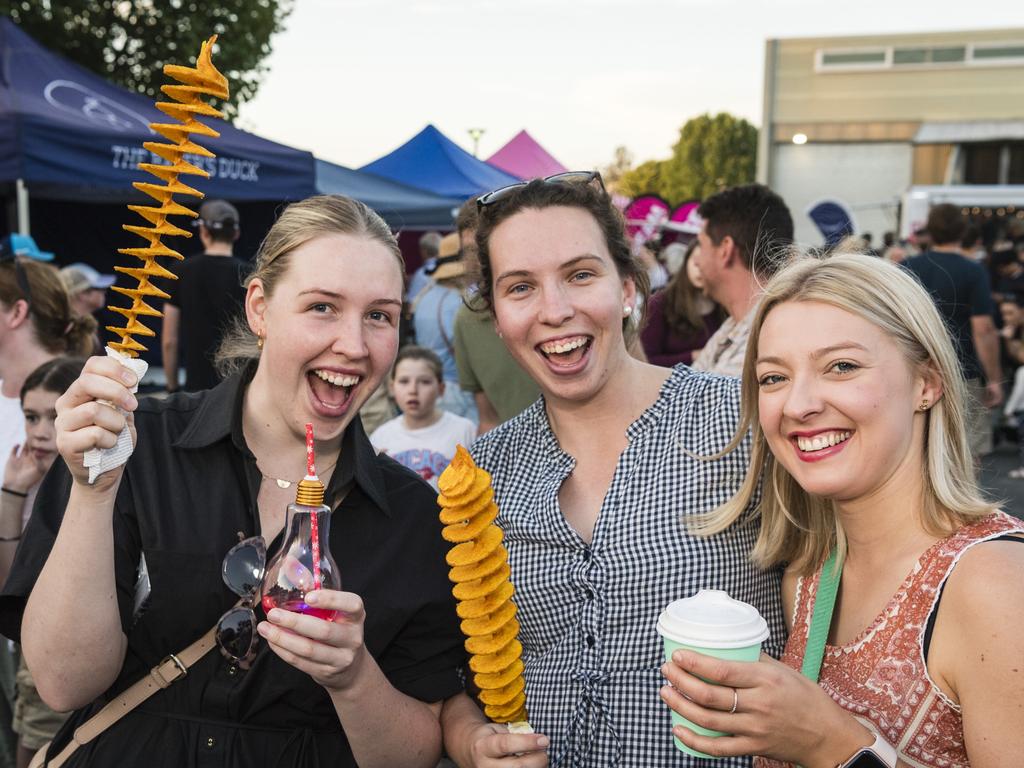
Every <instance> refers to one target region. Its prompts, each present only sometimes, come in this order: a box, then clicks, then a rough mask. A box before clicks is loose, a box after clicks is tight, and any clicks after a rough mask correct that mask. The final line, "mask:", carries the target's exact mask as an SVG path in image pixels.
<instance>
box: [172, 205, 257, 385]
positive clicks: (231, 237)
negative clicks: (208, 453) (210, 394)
mask: <svg viewBox="0 0 1024 768" xmlns="http://www.w3.org/2000/svg"><path fill="white" fill-rule="evenodd" d="M239 221H240V220H239V217H238V210H237V209H236V208H235V206H233V205H232V204H231V203H229V202H227V201H226V200H207V201H206V202H205V203H203V205H202V207H200V209H199V220H198V227H199V239H200V240H201V241H202V244H203V252H202V253H201V254H199V255H197V256H192V257H190V258H188V259H186V260H185V261H184V262H182V263H181V265H180V267H179V268H178V279H177V280H176V281H170V282H168V284H167V285H166V287H165V290H166V291H167V293H169V294H170V298H168V299H167V301H166V303H165V304H164V321H163V331H162V333H161V339H160V350H161V352H162V353H163V366H164V375H165V376H166V377H167V391H168V392H173V391H174V390H176V389H177V388H178V363H179V356H180V357H181V359H182V362H184V367H185V385H184V388H185V389H186V390H188V391H190V392H195V391H198V390H201V389H210V388H211V387H214V386H216V385H217V384H218V383H219V382H220V376H218V375H217V371H216V370H215V368H214V365H213V355H214V353H215V352H216V351H217V347H218V346H219V344H220V340H221V338H222V337H223V335H224V332H225V331H226V330H227V328H228V327H229V326H230V325H231V324H232V322H233V321H234V320H235V319H236V318H237V317H240V316H241V311H242V302H243V301H244V299H245V291H244V290H243V288H242V280H243V278H244V277H245V274H246V273H247V272H248V266H247V264H246V262H244V261H242V260H241V259H238V258H235V256H234V245H235V241H236V240H238V236H239V234H240V230H239ZM179 353H180V355H179Z"/></svg>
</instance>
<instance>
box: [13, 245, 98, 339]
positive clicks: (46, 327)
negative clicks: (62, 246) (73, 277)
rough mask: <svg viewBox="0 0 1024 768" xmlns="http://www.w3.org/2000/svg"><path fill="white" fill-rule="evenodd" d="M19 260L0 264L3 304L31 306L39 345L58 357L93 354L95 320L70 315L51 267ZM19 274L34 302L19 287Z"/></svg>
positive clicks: (89, 317) (62, 289)
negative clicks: (20, 272)
mask: <svg viewBox="0 0 1024 768" xmlns="http://www.w3.org/2000/svg"><path fill="white" fill-rule="evenodd" d="M16 258H17V264H15V262H14V261H5V262H3V263H2V264H0V302H2V303H3V304H4V306H6V307H12V306H14V304H15V303H16V302H18V301H25V302H27V303H28V305H29V318H30V319H31V321H32V330H33V332H34V333H35V340H36V343H38V344H39V346H41V347H42V348H43V349H45V350H46V351H47V352H51V353H53V354H55V355H62V354H71V355H87V354H89V353H91V352H92V343H93V334H94V333H95V332H96V320H95V318H93V317H92V316H88V317H76V316H75V314H74V313H73V312H72V311H71V301H70V298H69V297H68V292H67V289H66V288H65V287H64V282H63V281H62V280H61V279H60V273H59V272H58V271H57V270H56V269H55V268H53V267H51V266H50V265H49V264H41V263H40V262H38V261H33V260H32V259H24V258H20V257H16ZM16 270H21V271H22V273H23V274H24V275H25V280H26V281H27V282H28V287H29V293H31V301H30V300H29V297H28V296H26V295H25V294H24V293H23V292H22V290H21V286H19V285H18V276H17V273H16Z"/></svg>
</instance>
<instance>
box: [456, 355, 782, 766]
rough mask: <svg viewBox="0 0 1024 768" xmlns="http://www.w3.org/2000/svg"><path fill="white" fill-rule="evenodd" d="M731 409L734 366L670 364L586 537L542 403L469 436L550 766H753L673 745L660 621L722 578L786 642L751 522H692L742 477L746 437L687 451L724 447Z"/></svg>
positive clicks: (734, 409)
mask: <svg viewBox="0 0 1024 768" xmlns="http://www.w3.org/2000/svg"><path fill="white" fill-rule="evenodd" d="M738 419H739V382H738V380H737V379H730V378H725V377H721V376H717V375H713V374H706V373H697V372H695V371H692V370H691V369H689V368H687V367H685V366H682V365H680V366H677V367H676V368H675V369H674V370H673V372H672V374H671V376H670V377H669V378H668V380H667V381H666V383H665V385H664V386H663V387H662V390H661V393H660V395H659V397H658V399H657V401H655V403H654V404H653V405H652V406H651V407H650V408H648V409H647V410H646V411H645V412H644V413H643V414H642V415H641V416H640V418H638V419H637V420H636V421H635V422H634V423H633V424H631V425H630V427H629V429H628V430H627V431H626V434H627V437H628V439H629V444H628V446H627V448H626V450H625V451H624V452H623V453H622V456H621V457H620V458H619V463H618V466H617V467H616V469H615V475H614V477H613V478H612V482H611V486H610V487H609V488H608V492H607V494H606V496H605V499H604V503H603V504H602V506H601V511H600V515H599V517H598V520H597V525H596V526H595V528H594V535H593V541H592V542H591V544H590V545H587V544H586V543H585V542H584V541H583V539H581V538H580V536H579V535H578V534H577V533H576V531H575V530H574V529H573V528H572V527H571V526H570V525H569V524H568V522H566V520H565V518H564V517H563V516H562V513H561V511H560V509H559V505H558V491H559V488H560V487H561V485H562V483H563V482H564V481H565V479H566V478H567V477H569V475H570V474H571V473H572V470H573V466H574V464H575V461H574V459H573V458H572V457H571V456H569V455H568V454H566V453H565V452H563V451H562V449H561V448H560V447H559V444H558V440H557V438H556V437H555V435H554V433H553V432H552V431H551V427H550V425H549V423H548V419H547V414H546V412H545V409H544V402H543V400H539V401H537V402H536V403H534V404H533V405H532V406H530V407H529V408H528V409H527V410H526V411H524V412H523V413H521V414H520V415H519V416H517V417H516V418H514V419H512V420H511V421H508V422H506V423H505V424H503V425H501V426H500V427H498V428H497V429H495V430H492V431H491V432H489V433H487V434H486V435H484V436H483V437H481V438H480V439H479V440H477V441H476V443H475V444H474V445H473V450H472V453H473V457H474V459H475V460H476V462H477V463H478V464H479V465H480V466H481V467H482V468H483V469H486V470H487V471H488V472H490V473H491V475H492V476H493V480H494V489H495V501H496V502H497V503H498V507H499V509H500V514H499V517H498V522H499V524H500V525H501V528H502V529H503V530H504V534H505V545H506V547H507V548H508V551H509V560H510V565H511V567H512V582H513V585H514V586H515V602H516V604H517V606H518V608H519V615H518V619H519V622H520V624H521V629H520V632H519V639H520V641H521V642H522V644H523V661H524V663H525V665H526V674H525V676H526V696H527V698H526V703H527V710H528V713H529V720H530V724H531V725H532V726H533V727H534V728H535V729H536V730H537V731H538V732H539V733H544V734H547V735H548V736H550V737H551V740H552V743H551V747H550V750H549V751H550V756H551V764H552V765H553V766H555V765H557V766H573V767H580V768H598V767H600V768H603V767H604V766H630V767H632V766H636V767H637V768H640V767H643V768H648V767H649V766H658V767H659V768H661V767H662V766H666V767H672V766H697V765H709V766H710V765H714V766H718V767H719V768H732V767H733V766H748V765H750V759H749V758H732V759H728V760H716V761H714V763H712V762H710V761H705V760H701V759H697V758H693V757H690V756H688V755H685V754H683V753H682V752H680V751H678V750H677V749H676V747H675V746H674V745H673V742H672V733H671V727H672V726H671V722H670V717H669V710H668V708H667V707H666V706H665V704H664V703H663V702H662V701H661V699H660V697H659V695H658V691H659V689H660V687H661V685H662V684H663V682H664V678H663V677H662V675H661V672H660V667H661V665H662V663H663V662H664V650H663V645H662V640H661V637H660V636H659V635H658V633H657V631H656V628H655V627H656V624H657V620H658V614H659V613H660V612H661V611H662V609H664V607H665V606H666V605H668V604H669V603H670V602H672V601H673V600H676V599H679V598H682V597H689V596H690V595H693V594H694V593H696V592H697V591H698V590H700V589H705V588H709V589H722V590H725V591H726V592H728V593H729V594H730V595H731V596H733V597H734V598H737V599H739V600H743V601H744V602H747V603H750V604H752V605H754V606H756V607H757V608H758V610H760V611H761V614H762V615H763V616H764V617H765V619H767V621H768V626H769V628H770V630H771V637H770V638H769V640H768V641H767V642H766V643H765V646H764V648H765V650H766V651H767V652H768V653H770V654H772V655H773V656H776V657H778V656H779V654H780V653H781V652H782V647H783V645H784V643H785V639H786V637H785V624H784V621H783V616H782V605H781V600H780V596H779V585H780V575H781V574H780V572H779V571H777V570H773V571H769V572H765V571H759V570H757V569H756V568H754V567H753V566H752V565H751V564H750V563H749V562H748V560H747V554H748V553H749V552H750V550H751V548H752V547H753V544H754V540H755V537H756V530H755V527H754V526H753V525H749V524H748V525H745V526H734V527H733V529H731V530H729V531H726V532H725V533H723V534H720V535H718V536H714V537H711V538H708V539H702V538H697V537H695V536H693V535H691V534H690V533H689V532H688V531H687V528H686V524H685V521H686V519H687V518H688V517H690V516H692V515H695V514H697V513H701V512H707V511H709V510H711V509H713V508H714V507H716V506H717V505H719V504H721V503H722V502H724V501H726V500H727V499H728V498H730V497H731V496H732V495H733V494H734V493H735V492H736V491H737V490H738V489H739V487H740V484H741V482H742V480H743V477H744V474H745V472H746V470H747V464H748V461H749V458H750V450H749V449H750V446H749V440H748V441H746V442H745V443H743V444H742V445H741V446H740V447H739V448H738V449H737V450H736V451H734V452H733V453H731V454H729V455H727V456H725V457H723V458H721V459H719V460H716V461H702V460H701V459H698V458H695V456H710V455H712V454H715V453H717V452H718V451H720V450H721V449H722V448H723V447H724V446H725V445H726V444H727V443H728V441H729V439H730V437H731V436H732V434H733V432H734V430H735V428H736V424H737V422H738Z"/></svg>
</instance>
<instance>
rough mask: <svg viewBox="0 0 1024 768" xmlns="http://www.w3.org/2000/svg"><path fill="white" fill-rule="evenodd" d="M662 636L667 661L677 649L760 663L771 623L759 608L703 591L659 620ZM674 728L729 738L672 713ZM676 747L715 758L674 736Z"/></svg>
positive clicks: (674, 605) (678, 602)
mask: <svg viewBox="0 0 1024 768" xmlns="http://www.w3.org/2000/svg"><path fill="white" fill-rule="evenodd" d="M658 634H659V635H661V637H662V640H664V641H665V659H666V660H671V658H672V653H673V652H674V651H675V650H676V649H677V648H682V649H684V650H688V651H697V652H698V653H703V654H706V655H708V656H715V657H716V658H719V659H728V660H729V661H757V660H758V659H759V658H760V657H761V643H763V642H764V641H765V640H766V639H767V638H768V623H767V622H766V621H765V620H764V619H763V618H762V617H761V614H760V613H759V612H758V610H757V608H755V607H754V606H752V605H748V604H747V603H744V602H740V601H739V600H733V599H732V598H731V597H729V595H728V594H727V593H726V592H723V591H721V590H718V589H702V590H701V591H700V592H698V593H697V594H696V595H694V596H693V597H688V598H685V599H683V600H676V601H675V602H674V603H672V604H671V605H669V606H668V607H667V608H666V609H665V610H664V611H662V613H661V616H659V617H658ZM672 725H673V727H674V726H676V725H683V726H686V727H687V728H689V729H691V730H693V731H695V732H696V733H699V734H702V735H704V736H726V735H729V734H726V733H723V732H722V731H712V730H709V729H707V728H702V727H701V726H699V725H696V724H694V723H691V722H690V721H689V720H687V719H685V718H684V717H682V716H681V715H678V714H676V712H675V711H674V710H673V711H672ZM672 740H673V741H674V742H675V744H676V747H677V748H678V749H680V750H682V751H683V752H685V753H686V754H688V755H693V756H694V757H712V755H706V754H704V753H703V752H698V751H696V750H694V749H690V748H689V747H688V746H686V745H685V744H683V743H682V742H681V741H679V739H677V738H675V737H674V736H673V738H672Z"/></svg>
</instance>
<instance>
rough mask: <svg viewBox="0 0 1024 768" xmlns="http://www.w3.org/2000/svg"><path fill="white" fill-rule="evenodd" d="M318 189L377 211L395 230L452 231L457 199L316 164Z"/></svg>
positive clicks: (340, 166) (318, 161)
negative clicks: (361, 203)
mask: <svg viewBox="0 0 1024 768" xmlns="http://www.w3.org/2000/svg"><path fill="white" fill-rule="evenodd" d="M316 188H317V191H318V192H320V193H321V194H337V195H348V196H349V197H354V198H355V199H356V200H361V201H362V202H364V203H366V204H367V205H368V206H370V207H371V208H373V210H375V211H377V213H379V214H380V215H381V216H383V217H384V219H385V220H386V221H387V222H388V224H390V225H391V226H392V227H393V228H395V229H450V228H451V227H452V224H453V222H454V220H455V216H454V213H453V211H454V210H455V209H457V208H458V207H459V206H460V205H461V204H462V199H461V198H458V197H444V196H442V195H435V194H433V193H432V192H426V191H424V190H422V189H415V188H413V187H409V186H406V185H405V184H399V183H398V182H396V181H391V180H390V179H385V178H383V177H381V176H374V175H373V174H371V173H362V172H361V171H354V170H352V169H351V168H346V167H344V166H342V165H335V164H334V163H328V162H327V161H325V160H317V161H316Z"/></svg>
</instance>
